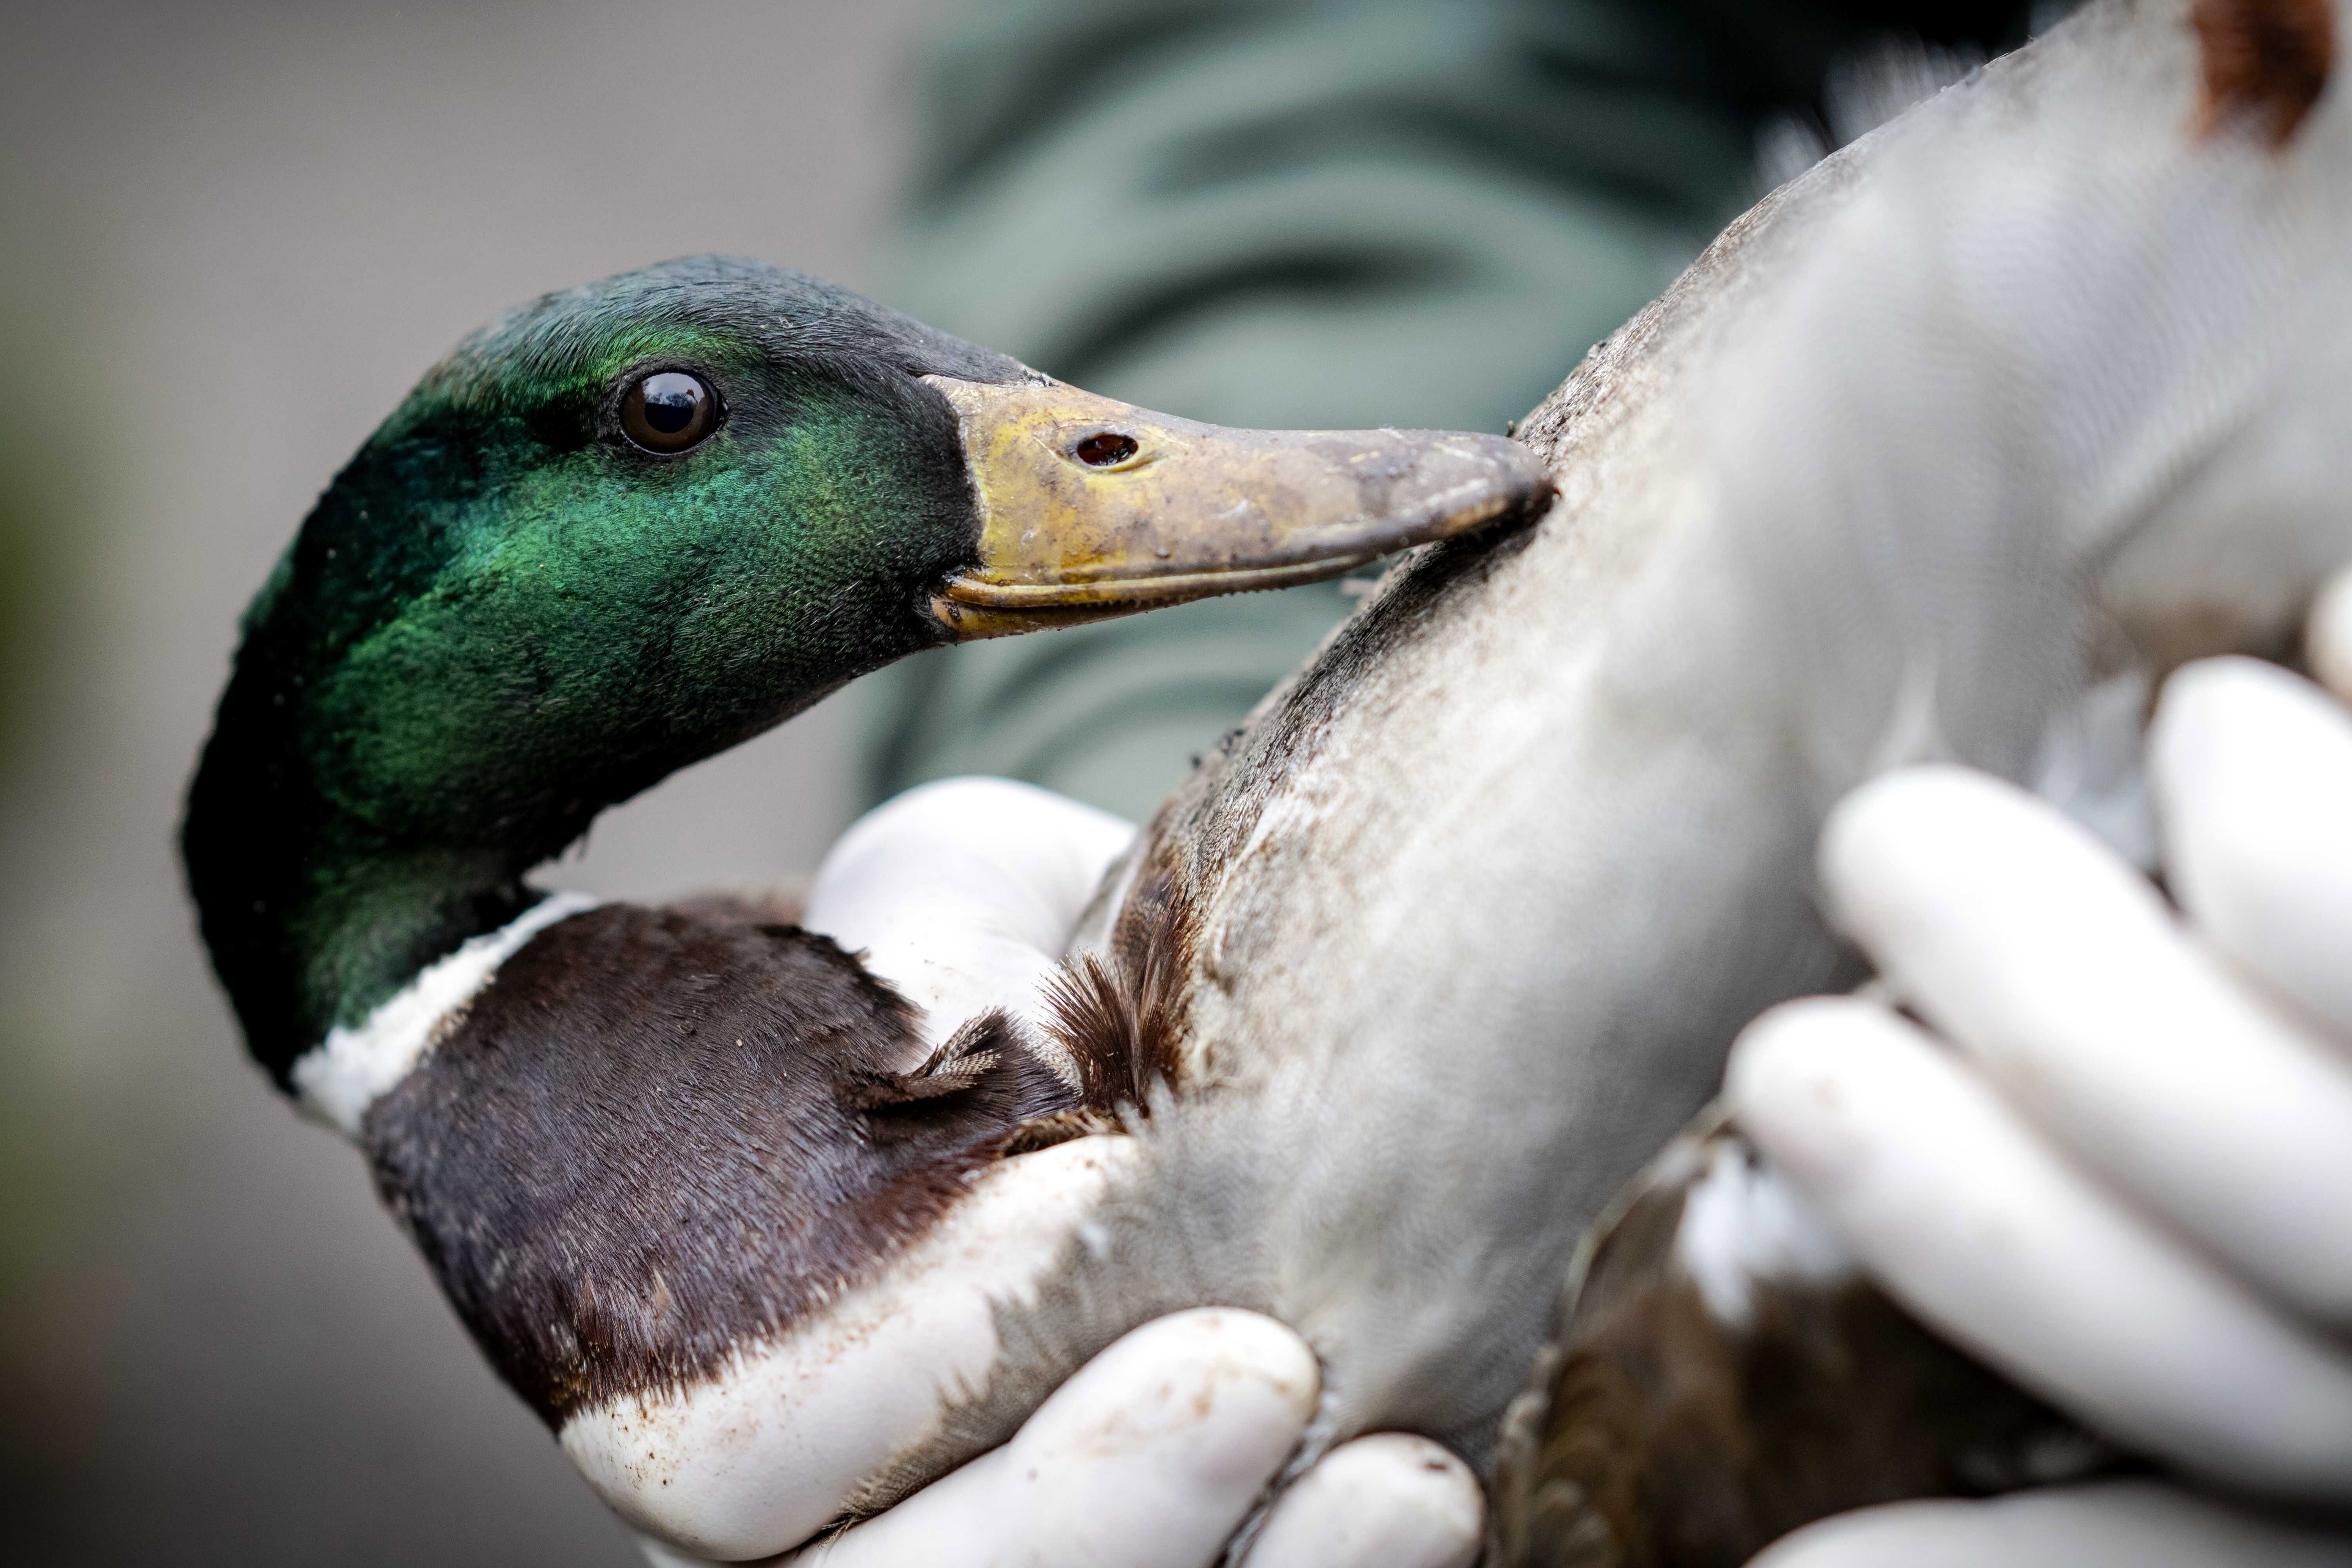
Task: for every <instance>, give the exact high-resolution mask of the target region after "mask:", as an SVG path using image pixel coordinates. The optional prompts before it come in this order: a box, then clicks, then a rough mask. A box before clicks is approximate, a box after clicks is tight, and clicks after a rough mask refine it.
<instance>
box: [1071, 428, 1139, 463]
mask: <svg viewBox="0 0 2352 1568" xmlns="http://www.w3.org/2000/svg"><path fill="white" fill-rule="evenodd" d="M1135 453H1136V444H1135V437H1132V436H1122V435H1120V434H1119V433H1118V431H1116V430H1098V431H1097V432H1096V433H1095V434H1093V435H1091V436H1088V437H1085V438H1084V439H1083V440H1080V441H1077V442H1076V443H1074V444H1072V446H1071V447H1070V456H1071V457H1073V458H1076V459H1077V460H1078V461H1079V462H1081V463H1084V464H1085V465H1086V466H1087V467H1088V468H1116V467H1118V465H1119V464H1121V463H1124V462H1126V461H1127V460H1128V459H1129V458H1132V457H1134V456H1135Z"/></svg>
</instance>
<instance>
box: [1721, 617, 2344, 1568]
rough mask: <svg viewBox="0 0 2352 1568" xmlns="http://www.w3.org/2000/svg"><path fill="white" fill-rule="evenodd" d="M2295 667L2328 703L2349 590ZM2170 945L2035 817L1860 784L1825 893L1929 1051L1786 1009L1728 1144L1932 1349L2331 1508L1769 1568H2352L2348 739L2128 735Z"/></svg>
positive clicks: (2223, 1514)
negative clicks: (2341, 1567)
mask: <svg viewBox="0 0 2352 1568" xmlns="http://www.w3.org/2000/svg"><path fill="white" fill-rule="evenodd" d="M2311 647H2312V653H2313V660H2312V662H2313V664H2314V667H2315V668H2316V669H2317V670H2318V671H2319V672H2320V674H2321V675H2322V677H2323V679H2327V680H2329V681H2330V682H2331V683H2333V684H2334V685H2335V688H2336V691H2337V693H2338V694H2339V695H2345V696H2352V576H2347V577H2346V578H2344V579H2341V580H2339V582H2338V584H2336V587H2335V588H2334V589H2333V590H2332V591H2331V592H2330V593H2329V594H2327V595H2323V598H2322V601H2321V606H2320V609H2319V611H2318V612H2317V613H2316V615H2315V617H2314V623H2313V626H2312V631H2311ZM2149 765H2150V773H2151V783H2152V785H2153V788H2154V794H2155V801H2156V805H2157V808H2158V818H2159V826H2160V829H2161V836H2162V843H2163V849H2164V860H2165V868H2166V877H2167V883H2168V887H2169V889H2170V890H2171V892H2172V894H2173V896H2174V897H2175V898H2176V899H2178V900H2179V905H2180V912H2179V914H2176V913H2175V912H2174V911H2173V910H2169V909H2168V908H2167V907H2166V906H2165V904H2164V902H2163V900H2162V899H2161V898H2160V897H2159V896H2158V894H2157V892H2156V890H2155V889H2153V888H2152V887H2150V886H2149V885H2148V883H2147V881H2146V880H2145V879H2143V878H2141V877H2140V876H2138V875H2137V873H2136V872H2134V871H2133V870H2132V869H2131V868H2129V867H2127V866H2126V865H2125V864H2123V863H2122V862H2121V861H2120V860H2119V859H2117V858H2116V857H2114V856H2113V855H2111V854H2109V853H2108V852H2107V851H2106V850H2105V848H2104V847H2102V846H2100V845H2099V844H2098V843H2096V842H2095V841H2094V840H2093V839H2092V838H2090V837H2089V836H2088V835H2086V834H2084V832H2083V831H2082V830H2080V829H2079V828H2077V827H2076V826H2074V825H2073V824H2072V823H2070V822H2068V821H2067V820H2066V819H2064V818H2063V817H2062V816H2059V815H2058V814H2057V813H2055V812H2054V811H2053V810H2051V809H2050V808H2049V807H2047V806H2045V805H2042V803H2040V802H2039V801H2036V800H2034V799H2033V798H2032V797H2031V796H2028V795H2024V794H2023V793H2022V792H2020V791H2018V790H2016V789H2014V788H2012V787H2011V786H2009V785H2007V784H2000V783H1998V782H1996V781H1994V780H1992V779H1990V778H1988V777H1985V776H1983V775H1980V774H1976V773H1967V772H1964V771H1962V770H1959V769H1952V768H1921V769H1913V770H1906V771H1905V772H1903V773H1895V774H1892V775H1889V776H1887V777H1885V778H1882V779H1880V780H1878V781H1876V782H1874V783H1873V784H1869V785H1867V786H1865V787H1864V788H1863V789H1861V790H1859V791H1857V792H1856V793H1855V794H1854V795H1853V796H1851V797H1849V798H1848V799H1847V800H1846V801H1845V802H1844V803H1843V805H1840V807H1839V808H1838V809H1837V811H1836V812H1835V813H1834V814H1833V816H1832V818H1831V820H1830V822H1829V824H1828V826H1827V827H1826V829H1825V831H1824V834H1823V837H1822V848H1821V856H1820V867H1821V874H1822V887H1823V892H1824V894H1825V896H1826V899H1827V900H1828V905H1829V908H1830V910H1831V911H1832V916H1833V918H1834V919H1835V920H1836V921H1837V922H1838V923H1839V925H1840V926H1841V927H1842V928H1843V930H1844V931H1846V932H1847V933H1848V934H1849V935H1851V936H1852V937H1853V939H1854V940H1855V941H1856V942H1858V943H1859V944H1860V945H1861V946H1862V947H1863V949H1864V951H1865V952H1867V953H1868V954H1869V955H1870V957H1871V958H1872V959H1873V960H1874V962H1875V963H1876V964H1877V966H1878V968H1879V971H1880V973H1881V975H1882V977H1883V979H1884V981H1885V984H1886V985H1887V986H1888V988H1890V989H1891V991H1892V992H1893V994H1895V996H1897V997H1899V998H1900V999H1901V1001H1902V1002H1903V1003H1904V1004H1905V1005H1906V1006H1907V1007H1908V1008H1910V1009H1911V1010H1912V1011H1914V1012H1915V1013H1916V1015H1917V1016H1919V1017H1921V1018H1923V1019H1925V1020H1926V1023H1927V1027H1924V1028H1923V1027H1921V1026H1918V1025H1916V1024H1914V1023H1912V1022H1910V1021H1908V1020H1906V1018H1905V1017H1903V1016H1900V1015H1898V1014H1897V1013H1896V1012H1895V1011H1894V1010H1893V1009H1892V1008H1890V1007H1888V1006H1885V1005H1879V1004H1877V1003H1874V1002H1870V1001H1864V1000H1860V999H1855V998H1836V999H1816V1000H1811V1001H1804V1002H1797V1003H1791V1004H1789V1005H1786V1006H1783V1007H1780V1008H1777V1009H1775V1010H1773V1011H1772V1012H1770V1013H1768V1014H1766V1015H1765V1016H1763V1017H1761V1018H1759V1020H1758V1021H1757V1022H1756V1023H1755V1024H1754V1025H1752V1026H1750V1027H1749V1028H1748V1031H1747V1032H1746V1033H1745V1034H1744V1035H1743V1036H1742V1037H1741V1038H1740V1040H1739V1042H1738V1045H1737V1046H1736V1047H1734V1050H1733V1053H1732V1058H1731V1063H1730V1068H1729V1072H1728V1083H1727V1089H1728V1094H1729V1098H1730V1100H1731V1102H1732V1104H1733V1106H1734V1109H1735V1112H1736V1114H1737V1116H1738V1121H1739V1123H1740V1126H1741V1127H1742V1129H1743V1130H1744V1131H1746V1132H1747V1133H1748V1136H1749V1137H1750V1138H1751V1139H1753V1140H1754V1141H1755V1142H1756V1143H1757V1144H1759V1146H1760V1147H1761V1148H1762V1149H1763V1150H1764V1151H1765V1152H1766V1153H1767V1154H1768V1156H1769V1157H1770V1158H1771V1159H1772V1160H1773V1161H1774V1162H1775V1163H1777V1164H1779V1165H1780V1167H1781V1169H1782V1170H1783V1171H1784V1172H1785V1173H1787V1174H1789V1175H1790V1177H1791V1178H1792V1179H1793V1180H1795V1181H1796V1183H1797V1184H1799V1185H1800V1186H1801V1187H1802V1188H1803V1189H1805V1191H1806V1192H1808V1193H1809V1194H1811V1196H1812V1197H1813V1198H1814V1199H1815V1201H1817V1202H1818V1203H1819V1204H1820V1205H1822V1208H1823V1209H1824V1210H1825V1211H1826V1212H1827V1213H1828V1214H1829V1215H1831V1216H1832V1218H1833V1219H1834V1221H1835V1222H1836V1223H1837V1225H1838V1226H1839V1227H1840V1229H1841V1230H1842V1231H1843V1233H1844V1235H1845V1237H1846V1238H1847V1240H1848V1241H1849V1242H1850V1244H1851V1245H1852V1246H1853V1248H1854V1250H1855V1251H1856V1252H1857V1254H1859V1255H1860V1257H1861V1258H1863V1260H1864V1264H1865V1266H1866V1267H1867V1268H1869V1270H1870V1271H1871V1273H1872V1274H1873V1275H1874V1277H1875V1279H1877V1280H1878V1282H1879V1283H1880V1285H1881V1286H1882V1287H1883V1288H1885V1289H1886V1290H1887V1291H1888V1292H1889V1293H1890V1294H1891V1295H1893V1296H1895V1298H1897V1299H1898V1300H1901V1301H1903V1302H1904V1303H1905V1304H1906V1306H1908V1307H1909V1308H1910V1309H1911V1310H1913V1311H1914V1312H1916V1314H1917V1315H1918V1316H1919V1317H1920V1318H1921V1319H1922V1320H1923V1321H1927V1322H1928V1323H1930V1324H1932V1325H1934V1326H1935V1327H1937V1329H1938V1330H1940V1331H1942V1332H1944V1333H1945V1334H1946V1335H1947V1336H1948V1337H1949V1338H1950V1339H1951V1340H1953V1341H1954V1342H1956V1343H1958V1344H1961V1345H1964V1346H1966V1347H1968V1348H1969V1349H1970V1350H1971V1351H1973V1352H1975V1353H1977V1354H1978V1355H1979V1356H1980V1357H1982V1358H1983V1359H1984V1360H1985V1361H1986V1362H1987V1363H1990V1364H1991V1365H1994V1366H1997V1367H2000V1368H2001V1369H2002V1370H2003V1371H2005V1372H2006V1373H2009V1374H2010V1375H2011V1376H2012V1377H2013V1378H2015V1379H2016V1380H2017V1381H2018V1382H2019V1383H2020V1384H2023V1385H2024V1386H2026V1387H2028V1388H2031V1389H2032V1390H2034V1391H2035V1392H2037V1393H2039V1394H2042V1396H2043V1397H2045V1398H2047V1399H2049V1400H2050V1401H2051V1402H2052V1403H2053V1404H2055V1405H2058V1406H2060V1407H2061V1408H2063V1409H2064V1410H2066V1411H2068V1412H2069V1413H2070V1414H2072V1415H2074V1416H2075V1417H2076V1418H2077V1419H2079V1420H2081V1421H2082V1422H2084V1424H2085V1425H2086V1426H2090V1427H2091V1428H2092V1429H2094V1430H2095V1431H2098V1432H2100V1433H2103V1434H2105V1435H2106V1436H2110V1437H2113V1438H2114V1439H2116V1440H2117V1441H2118V1442H2120V1443H2122V1444H2124V1445H2125V1446H2126V1447H2131V1448H2133V1449H2135V1450H2137V1451H2139V1452H2142V1453H2145V1454H2148V1455H2151V1456H2153V1457H2156V1458H2161V1459H2164V1460H2167V1461H2169V1462H2170V1463H2171V1464H2173V1465H2175V1466H2177V1467H2179V1469H2180V1470H2182V1471H2183V1472H2186V1473H2189V1474H2192V1475H2196V1476H2200V1477H2203V1478H2208V1479H2212V1480H2215V1481H2218V1482H2221V1483H2222V1484H2223V1485H2225V1486H2228V1487H2231V1488H2233V1489H2242V1490H2243V1491H2244V1492H2246V1493H2249V1494H2253V1495H2266V1496H2268V1497H2271V1498H2274V1499H2277V1500H2284V1501H2287V1502H2291V1503H2299V1504H2306V1505H2311V1506H2313V1507H2315V1508H2316V1509H2318V1510H2323V1512H2322V1514H2321V1515H2320V1516H2319V1518H2318V1521H2316V1522H2315V1521H2314V1519H2313V1518H2312V1517H2310V1516H2306V1517H2305V1521H2303V1523H2302V1524H2300V1525H2294V1524H2289V1523H2285V1522H2282V1521H2279V1520H2277V1519H2275V1518H2272V1517H2267V1516H2264V1515H2263V1514H2261V1513H2258V1512H2253V1511H2248V1510H2245V1509H2243V1508H2241V1507H2239V1506H2235V1505H2231V1504H2225V1503H2222V1502H2221V1501H2219V1500H2214V1499H2211V1498H2209V1497H2207V1496H2205V1495H2203V1494H2201V1493H2200V1492H2197V1491H2193V1490H2191V1489H2189V1488H2187V1487H2184V1486H2176V1485H2172V1484H2168V1483H2161V1482H2155V1481H2133V1482H2127V1483H2108V1484H2105V1485H2098V1486H2085V1487H2070V1488H2061V1489H2051V1490H2047V1491H2041V1492H2032V1493H2025V1494H2020V1495H2017V1496H2013V1497H2011V1498H2008V1499H2003V1500H1994V1501H1990V1502H1981V1503H1969V1502H1937V1503H1911V1504H1903V1505H1898V1506H1895V1507H1891V1508H1884V1509H1874V1510H1862V1511H1860V1512H1857V1513H1853V1514H1848V1515H1845V1516H1843V1517H1842V1518H1839V1519H1833V1520H1829V1521H1822V1523H1820V1524H1817V1525H1814V1526H1812V1527H1811V1528H1809V1529H1807V1530H1803V1531H1798V1532H1797V1533H1796V1534H1794V1535H1792V1536H1790V1537H1789V1538H1788V1539H1787V1540H1785V1541H1783V1542H1780V1543H1779V1544H1777V1545H1775V1546H1774V1547H1772V1548H1771V1549H1769V1550H1768V1551H1767V1552H1764V1553H1763V1554H1762V1555H1761V1556H1759V1558H1758V1559H1757V1560H1756V1564H1757V1568H1861V1565H1863V1564H1885V1563H1903V1564H1906V1565H1920V1564H1924V1565H1929V1568H1933V1565H1937V1564H1944V1563H1952V1564H1958V1563H2002V1564H2040V1563H2050V1564H2053V1565H2054V1564H2061V1563H2063V1564H2066V1565H2068V1568H2075V1565H2079V1564H2084V1563H2132V1564H2152V1563H2166V1564H2169V1563H2181V1564H2188V1563H2200V1564H2206V1563H2210V1564H2223V1563H2226V1564H2231V1565H2237V1564H2249V1563H2259V1564H2268V1563H2322V1562H2325V1563H2347V1562H2352V1511H2347V1512H2345V1513H2343V1514H2340V1515H2338V1517H2337V1521H2336V1523H2335V1524H2334V1525H2333V1526H2330V1525H2329V1524H2328V1523H2326V1513H2327V1512H2329V1511H2333V1510H2352V1348H2347V1346H2348V1345H2352V1341H2347V1331H2352V810H2347V806H2352V716H2347V713H2346V712H2345V710H2343V709H2342V708H2341V707H2339V706H2337V705H2336V702H2335V701H2333V700H2330V699H2329V697H2328V696H2327V694H2326V692H2325V691H2323V690H2322V689H2320V688H2319V687H2317V686H2315V685H2313V684H2312V683H2310V682H2308V681H2305V680H2303V679H2300V678H2298V677H2296V676H2294V675H2292V674H2289V673H2287V672H2286V671H2284V670H2283V669H2280V668H2275V667H2273V666H2269V665H2263V664H2259V663H2256V662H2254V661H2252V660H2249V659H2238V658H2228V659H2213V660H2209V661H2206V662H2203V663H2200V664H2195V665H2191V666H2189V667H2187V668H2183V669H2182V670H2181V671H2179V673H2178V674H2176V675H2175V676H2174V677H2173V678H2172V679H2171V680H2170V681H2169V682H2168V684H2167V686H2166V688H2165V689H2164V693H2163V697H2162V700H2161V701H2160V703H2159V705H2158V710H2157V714H2156V718H2155V721H2154V726H2153V729H2152V731H2151V733H2150V737H2149Z"/></svg>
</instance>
